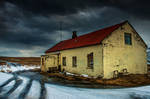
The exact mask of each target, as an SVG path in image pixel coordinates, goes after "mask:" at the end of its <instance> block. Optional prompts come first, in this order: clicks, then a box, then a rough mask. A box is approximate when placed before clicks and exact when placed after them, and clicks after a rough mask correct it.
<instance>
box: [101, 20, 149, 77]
mask: <svg viewBox="0 0 150 99" xmlns="http://www.w3.org/2000/svg"><path fill="white" fill-rule="evenodd" d="M125 32H126V33H131V34H132V45H126V44H125V42H124V41H125V40H124V33H125ZM102 43H103V56H104V59H103V64H104V78H106V79H108V78H112V77H113V71H114V70H118V71H119V72H121V71H122V70H123V69H125V68H126V69H127V70H128V72H129V73H130V74H146V73H147V61H146V57H147V54H146V47H145V46H144V43H143V42H142V41H141V39H140V37H139V36H138V35H137V34H136V32H135V31H134V30H133V28H132V27H131V26H130V25H129V24H128V23H126V24H124V25H123V26H122V29H121V27H120V28H118V29H117V30H115V31H114V32H113V33H112V34H111V35H110V36H109V37H108V38H106V39H105V40H104V41H103V42H102Z"/></svg>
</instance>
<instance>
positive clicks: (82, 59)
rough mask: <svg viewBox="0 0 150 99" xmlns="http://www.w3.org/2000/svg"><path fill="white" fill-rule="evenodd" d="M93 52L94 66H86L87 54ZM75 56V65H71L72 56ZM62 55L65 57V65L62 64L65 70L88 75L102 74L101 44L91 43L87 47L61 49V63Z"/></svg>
mask: <svg viewBox="0 0 150 99" xmlns="http://www.w3.org/2000/svg"><path fill="white" fill-rule="evenodd" d="M91 52H93V58H94V68H93V69H88V68H87V55H88V54H90V53H91ZM73 56H76V57H77V67H72V57H73ZM62 57H66V66H62V65H61V66H62V69H65V71H68V72H72V73H77V74H87V75H89V76H95V77H97V76H100V75H101V76H102V75H103V63H102V62H103V61H102V45H93V46H88V47H82V48H76V49H69V50H63V51H61V64H62Z"/></svg>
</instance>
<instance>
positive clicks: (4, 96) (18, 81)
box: [2, 79, 23, 99]
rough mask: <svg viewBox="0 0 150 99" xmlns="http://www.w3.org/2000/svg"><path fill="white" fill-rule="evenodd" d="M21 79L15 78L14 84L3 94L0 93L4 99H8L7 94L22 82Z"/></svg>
mask: <svg viewBox="0 0 150 99" xmlns="http://www.w3.org/2000/svg"><path fill="white" fill-rule="evenodd" d="M22 82H23V81H22V80H21V79H16V80H15V84H14V86H13V87H12V88H11V89H10V90H9V91H8V92H7V93H5V94H3V95H2V98H4V99H8V97H9V95H10V94H11V93H12V92H14V91H15V90H16V89H17V88H18V87H19V86H20V84H21V83H22Z"/></svg>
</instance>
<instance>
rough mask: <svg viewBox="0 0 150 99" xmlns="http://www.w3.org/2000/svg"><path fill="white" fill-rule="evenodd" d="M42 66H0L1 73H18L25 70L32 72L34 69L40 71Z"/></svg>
mask: <svg viewBox="0 0 150 99" xmlns="http://www.w3.org/2000/svg"><path fill="white" fill-rule="evenodd" d="M39 68H40V66H35V65H32V66H28V65H24V66H22V65H21V66H20V65H15V66H14V65H10V64H9V65H0V71H1V72H16V71H23V70H32V69H39Z"/></svg>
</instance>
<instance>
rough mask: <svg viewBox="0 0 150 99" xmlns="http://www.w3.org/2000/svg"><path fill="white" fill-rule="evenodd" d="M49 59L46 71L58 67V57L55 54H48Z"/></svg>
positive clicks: (46, 62) (46, 59) (46, 60)
mask: <svg viewBox="0 0 150 99" xmlns="http://www.w3.org/2000/svg"><path fill="white" fill-rule="evenodd" d="M46 55H47V57H46V58H45V71H48V70H49V67H58V61H57V59H58V57H57V55H54V53H48V54H46Z"/></svg>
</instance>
